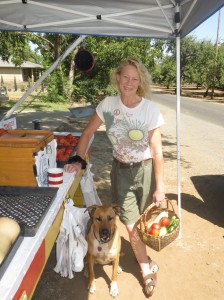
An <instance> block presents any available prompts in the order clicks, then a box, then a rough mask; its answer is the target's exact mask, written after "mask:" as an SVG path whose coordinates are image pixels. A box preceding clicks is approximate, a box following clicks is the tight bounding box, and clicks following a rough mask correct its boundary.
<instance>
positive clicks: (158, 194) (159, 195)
mask: <svg viewBox="0 0 224 300" xmlns="http://www.w3.org/2000/svg"><path fill="white" fill-rule="evenodd" d="M152 199H153V202H154V203H155V205H156V206H157V207H158V206H160V205H161V204H162V202H163V201H164V200H165V193H164V192H163V191H159V190H155V192H154V193H153V196H152Z"/></svg>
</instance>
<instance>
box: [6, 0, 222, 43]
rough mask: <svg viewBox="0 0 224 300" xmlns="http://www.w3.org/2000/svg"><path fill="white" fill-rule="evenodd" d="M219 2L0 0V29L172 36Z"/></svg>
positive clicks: (183, 33) (187, 29)
mask: <svg viewBox="0 0 224 300" xmlns="http://www.w3.org/2000/svg"><path fill="white" fill-rule="evenodd" d="M221 6H223V0H212V1H204V0H113V1H108V0H104V1H103V0H64V1H61V0H44V1H43V0H7V1H6V0H0V30H15V31H33V32H55V33H73V34H77V35H113V36H126V37H127V36H132V37H151V38H175V37H176V36H177V35H180V36H181V37H183V36H186V35H187V34H188V33H189V32H191V31H192V30H193V29H194V28H195V27H197V26H198V25H199V24H200V23H201V22H203V21H204V20H205V19H207V18H208V17H209V16H210V15H212V14H213V13H214V12H215V11H217V10H218V9H219V8H220V7H221Z"/></svg>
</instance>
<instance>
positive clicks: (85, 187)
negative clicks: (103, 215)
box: [80, 163, 102, 207]
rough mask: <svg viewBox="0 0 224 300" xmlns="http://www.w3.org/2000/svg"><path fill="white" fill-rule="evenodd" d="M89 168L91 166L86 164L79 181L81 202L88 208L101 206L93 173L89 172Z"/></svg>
mask: <svg viewBox="0 0 224 300" xmlns="http://www.w3.org/2000/svg"><path fill="white" fill-rule="evenodd" d="M91 167H92V164H90V163H88V164H87V166H86V170H85V173H84V175H83V177H82V179H81V180H80V186H81V190H82V195H83V200H84V203H85V205H86V207H89V206H91V205H94V204H95V205H102V203H101V201H100V198H99V196H98V194H97V191H96V188H95V185H94V181H93V173H92V172H91V171H90V169H91Z"/></svg>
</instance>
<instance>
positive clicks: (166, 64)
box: [0, 32, 224, 103]
mask: <svg viewBox="0 0 224 300" xmlns="http://www.w3.org/2000/svg"><path fill="white" fill-rule="evenodd" d="M0 39H1V43H0V53H1V54H0V55H1V57H2V59H3V60H9V58H11V59H12V62H14V63H15V64H16V65H20V64H21V63H22V62H23V61H25V60H30V61H32V62H36V63H40V64H42V65H43V66H44V67H45V69H48V68H49V67H50V66H51V65H52V64H53V63H54V62H55V61H56V60H57V59H58V57H59V56H60V55H61V54H62V53H64V51H65V49H66V48H67V47H68V46H69V45H70V44H71V43H72V42H73V41H75V40H76V39H77V36H74V35H71V34H66V35H61V34H51V33H45V34H42V33H21V32H18V33H11V32H1V33H0ZM30 43H32V44H33V45H34V46H35V50H34V51H31V49H30ZM83 48H84V49H87V50H89V51H90V52H92V53H93V54H94V57H95V62H96V63H95V67H94V68H93V69H92V70H91V71H90V72H81V71H79V70H78V69H77V68H75V67H74V62H73V60H74V56H75V54H76V52H77V51H78V50H79V49H83ZM128 56H137V57H139V58H140V59H141V60H142V61H143V63H144V64H145V66H146V67H147V68H148V70H149V72H150V73H151V75H152V78H153V82H155V83H159V84H162V85H164V86H167V87H170V86H175V84H176V45H175V41H173V40H172V41H164V40H156V39H147V38H123V37H120V38H119V37H97V36H88V37H86V38H85V40H84V41H83V42H82V44H80V45H79V46H78V47H77V49H75V51H74V52H73V53H71V54H70V55H68V56H67V57H66V59H64V60H63V61H62V62H61V63H60V64H59V65H58V67H57V69H56V70H55V71H54V72H53V73H52V74H50V75H48V77H47V79H45V81H44V82H43V83H42V90H45V91H47V94H46V95H45V97H44V101H45V102H53V103H55V102H56V103H59V102H68V101H88V102H92V103H98V102H99V101H100V100H101V99H102V98H103V97H104V96H105V95H106V94H107V95H113V94H115V93H116V91H115V90H114V89H113V88H112V87H111V86H110V74H111V71H112V70H113V69H114V68H115V67H116V66H117V65H118V64H119V62H120V61H121V60H123V59H124V58H126V57H128ZM180 59H181V82H182V83H190V84H197V85H202V86H204V87H206V88H209V87H211V86H215V87H216V88H224V44H221V45H219V47H216V46H215V45H213V44H212V43H211V42H210V41H202V42H199V41H197V40H196V38H195V37H192V36H189V37H186V38H184V39H182V40H181V57H180ZM2 83H3V78H1V84H2ZM30 84H31V82H30V81H29V82H28V85H29V86H30ZM14 89H17V84H16V82H14Z"/></svg>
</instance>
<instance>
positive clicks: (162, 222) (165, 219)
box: [160, 217, 170, 227]
mask: <svg viewBox="0 0 224 300" xmlns="http://www.w3.org/2000/svg"><path fill="white" fill-rule="evenodd" d="M160 225H161V227H163V226H165V227H166V226H169V225H170V219H169V218H168V217H162V218H161V220H160Z"/></svg>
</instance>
